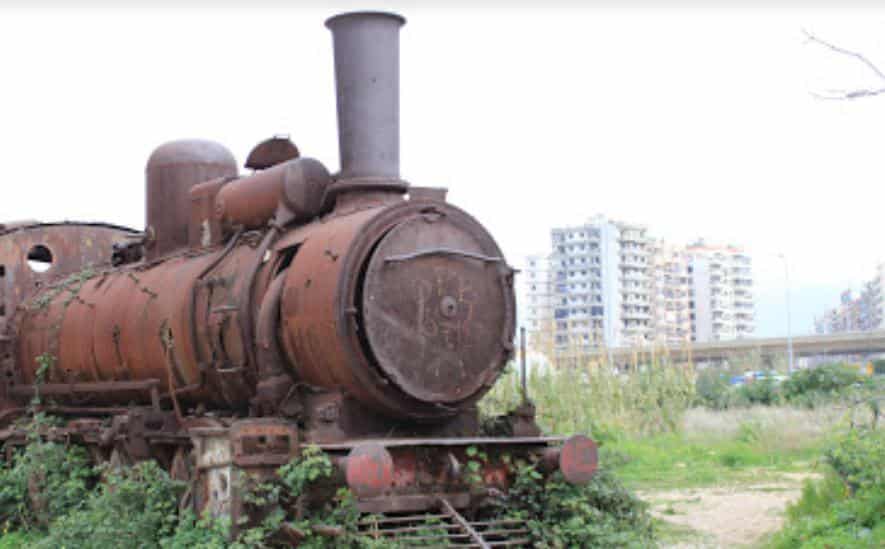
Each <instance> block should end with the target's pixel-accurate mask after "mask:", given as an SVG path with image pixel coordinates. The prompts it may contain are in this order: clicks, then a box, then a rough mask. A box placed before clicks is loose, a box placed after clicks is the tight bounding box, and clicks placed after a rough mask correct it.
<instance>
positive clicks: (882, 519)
mask: <svg viewBox="0 0 885 549" xmlns="http://www.w3.org/2000/svg"><path fill="white" fill-rule="evenodd" d="M825 462H826V463H827V464H828V466H829V469H828V471H827V473H826V475H825V476H824V478H823V479H822V480H818V481H814V482H806V484H805V486H804V488H803V490H802V497H801V498H800V499H799V501H798V502H796V503H795V504H794V505H792V506H790V507H789V508H788V510H787V517H788V521H787V524H786V527H785V528H784V529H783V530H782V531H781V532H779V533H778V534H777V535H776V536H775V538H774V539H773V541H772V543H771V545H772V546H773V547H776V548H777V549H793V548H799V547H802V548H806V547H819V548H830V547H840V548H841V547H882V546H883V545H885V482H883V474H885V473H883V471H885V431H882V430H877V429H853V430H851V431H849V432H848V433H846V434H845V435H843V436H841V437H839V438H838V439H837V440H836V441H835V442H834V443H833V444H832V445H831V446H830V447H829V448H828V449H827V451H826V452H825Z"/></svg>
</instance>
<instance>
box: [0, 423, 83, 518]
mask: <svg viewBox="0 0 885 549" xmlns="http://www.w3.org/2000/svg"><path fill="white" fill-rule="evenodd" d="M51 428H52V423H51V421H50V420H49V419H48V418H46V417H45V416H43V415H42V414H37V415H35V416H34V417H33V418H32V419H31V421H30V424H29V425H28V432H29V435H28V444H27V445H26V446H25V447H24V448H22V449H20V450H18V451H17V452H16V453H15V454H14V455H13V458H12V461H11V462H10V463H8V464H5V466H3V467H0V518H2V520H3V522H4V525H5V528H6V529H7V530H8V529H9V528H25V529H29V528H38V529H44V528H46V527H47V526H48V525H49V524H50V522H52V521H53V520H55V519H56V518H58V517H61V516H63V515H65V514H66V513H68V512H70V511H72V510H73V509H75V508H77V507H78V506H79V505H81V504H82V502H83V500H84V499H85V498H86V494H87V493H88V490H89V487H90V486H91V484H92V481H93V480H94V478H95V473H94V471H93V470H92V468H91V467H90V466H89V461H88V459H87V456H86V452H85V451H84V450H83V449H82V448H80V447H76V446H74V447H68V446H65V445H64V444H61V443H58V442H52V441H47V440H44V439H43V437H41V436H40V432H42V431H45V430H49V429H51Z"/></svg>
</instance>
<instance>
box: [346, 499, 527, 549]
mask: <svg viewBox="0 0 885 549" xmlns="http://www.w3.org/2000/svg"><path fill="white" fill-rule="evenodd" d="M359 526H360V532H361V533H362V534H363V535H366V536H370V537H373V538H376V539H388V540H392V541H397V542H399V543H402V544H405V545H406V546H412V545H421V546H428V545H430V546H444V547H478V548H480V549H486V548H489V547H529V546H531V539H530V537H529V530H528V528H525V526H524V524H523V521H520V520H510V519H499V520H489V521H475V522H470V521H468V520H467V519H466V518H465V517H464V516H463V515H461V513H459V512H458V511H457V510H456V509H455V508H454V506H452V504H451V503H449V501H448V500H446V499H440V508H439V513H438V514H414V515H373V516H371V517H367V518H365V519H363V520H362V521H360V523H359Z"/></svg>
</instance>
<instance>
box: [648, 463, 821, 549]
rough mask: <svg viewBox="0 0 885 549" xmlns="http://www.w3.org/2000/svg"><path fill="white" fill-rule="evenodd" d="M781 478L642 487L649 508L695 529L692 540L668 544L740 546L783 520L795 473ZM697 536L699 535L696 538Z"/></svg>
mask: <svg viewBox="0 0 885 549" xmlns="http://www.w3.org/2000/svg"><path fill="white" fill-rule="evenodd" d="M795 477H796V478H788V479H787V480H786V482H781V481H778V482H770V483H764V484H758V485H741V486H722V487H709V488H694V489H684V490H663V491H652V492H643V493H640V494H639V496H640V497H641V498H642V499H644V500H645V501H648V502H649V503H650V504H651V505H652V513H653V514H654V515H655V516H656V517H658V518H660V519H662V520H665V521H667V522H670V523H673V524H678V525H681V526H685V527H688V528H690V529H692V530H694V531H696V532H697V533H698V534H699V536H698V538H699V540H698V541H692V542H685V543H682V542H680V543H677V544H675V545H670V547H686V548H687V547H741V546H747V545H754V544H756V543H759V542H760V541H761V540H762V539H763V538H765V537H766V536H767V535H769V534H771V533H773V532H776V531H777V530H779V529H780V528H781V526H782V525H783V522H784V511H785V510H786V508H787V505H788V504H789V503H792V502H794V501H796V500H797V499H798V498H799V496H800V494H801V488H802V485H801V480H804V479H805V478H807V477H808V475H801V476H800V475H795ZM701 540H702V541H701Z"/></svg>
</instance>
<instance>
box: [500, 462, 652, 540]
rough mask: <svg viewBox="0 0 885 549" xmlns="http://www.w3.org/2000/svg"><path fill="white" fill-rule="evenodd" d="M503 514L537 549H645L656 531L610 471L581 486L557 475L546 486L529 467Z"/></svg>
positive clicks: (522, 471) (641, 505) (644, 506)
mask: <svg viewBox="0 0 885 549" xmlns="http://www.w3.org/2000/svg"><path fill="white" fill-rule="evenodd" d="M506 509H507V510H506V514H507V515H508V516H509V517H511V518H517V519H519V520H523V521H525V523H526V525H527V527H528V528H529V530H530V531H531V533H532V538H533V541H534V543H535V545H536V546H539V547H556V548H559V547H585V548H590V547H648V546H650V545H653V540H654V530H653V527H652V520H651V515H650V514H649V513H648V506H647V504H645V503H644V502H642V501H640V500H639V499H638V498H637V497H636V496H634V495H633V494H631V493H630V492H629V491H628V490H627V489H626V488H624V486H623V485H622V484H621V483H620V482H619V481H618V480H617V479H616V478H615V477H614V476H613V475H612V474H611V473H609V472H608V471H605V470H601V471H599V472H597V473H596V475H595V476H594V477H593V479H592V480H591V481H590V482H589V483H588V484H587V485H585V486H575V485H572V484H569V483H567V482H565V480H564V479H563V478H562V475H561V473H556V474H554V475H552V476H551V477H550V478H549V479H547V480H546V481H545V480H544V478H543V476H542V475H541V474H540V473H539V472H538V471H537V470H536V469H535V468H534V467H533V466H531V465H523V466H522V467H520V469H519V474H518V475H517V479H516V481H515V483H514V485H513V487H512V489H511V492H510V494H509V497H508V500H507V508H506Z"/></svg>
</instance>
